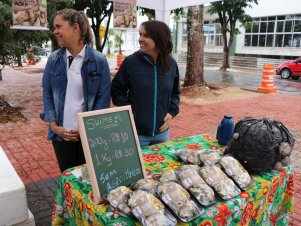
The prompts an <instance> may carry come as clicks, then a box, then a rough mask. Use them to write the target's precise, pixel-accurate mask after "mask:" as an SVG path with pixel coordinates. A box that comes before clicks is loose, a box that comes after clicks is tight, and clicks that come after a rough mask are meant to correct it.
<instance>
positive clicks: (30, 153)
mask: <svg viewBox="0 0 301 226" xmlns="http://www.w3.org/2000/svg"><path fill="white" fill-rule="evenodd" d="M42 68H43V65H41V67H40V68H39V65H38V66H36V67H32V68H30V67H29V68H28V70H27V71H26V73H25V72H24V71H25V70H22V71H21V70H13V69H11V68H5V69H4V70H3V71H2V73H3V81H0V95H5V97H6V99H7V100H8V102H9V103H10V104H11V105H12V106H22V107H23V110H22V113H23V114H24V116H25V117H27V119H28V120H27V121H26V122H17V123H6V124H0V146H2V148H3V150H4V151H5V152H6V154H7V156H8V158H9V159H10V161H11V163H12V164H13V166H14V168H15V169H16V171H17V173H18V175H19V176H20V177H21V179H22V181H23V182H24V184H25V186H26V191H27V198H28V206H29V208H30V210H31V212H32V213H33V215H34V217H35V221H36V224H37V225H50V221H51V214H52V207H53V203H54V196H55V192H56V188H57V184H58V179H59V176H60V172H59V168H58V165H57V163H56V158H55V155H54V151H53V149H52V145H51V143H50V142H49V141H47V140H46V131H47V125H46V124H45V123H43V122H42V121H41V120H40V119H39V112H41V111H42V98H41V75H42V74H41V72H40V70H39V69H41V70H42ZM28 72H30V73H28ZM32 72H34V73H32ZM35 72H36V73H35ZM300 112H301V97H300V96H285V95H280V94H262V95H259V96H256V97H252V98H244V99H233V100H229V101H223V102H218V103H212V104H204V105H198V106H197V105H188V104H185V103H182V104H181V112H180V113H179V115H178V116H177V117H176V118H175V119H174V120H173V122H172V126H171V139H176V138H181V137H186V136H190V135H195V134H201V133H209V134H211V135H213V136H214V135H215V131H216V128H217V125H218V124H219V123H220V120H221V119H222V117H223V115H224V114H230V115H233V117H234V120H235V121H236V122H237V121H238V120H239V119H241V118H243V117H246V116H252V117H267V118H273V119H277V120H280V121H281V122H283V123H284V124H285V125H286V126H287V127H288V128H289V130H290V131H291V132H293V133H294V135H295V138H296V140H297V142H296V146H295V150H294V152H293V154H292V160H293V163H292V165H293V170H294V172H295V213H294V214H292V215H291V217H290V225H296V226H297V225H301V191H300V187H301V166H300V162H301V149H300V144H299V143H300V135H301V117H300V116H299V115H300ZM0 224H1V222H0Z"/></svg>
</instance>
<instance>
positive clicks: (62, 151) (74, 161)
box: [52, 141, 86, 172]
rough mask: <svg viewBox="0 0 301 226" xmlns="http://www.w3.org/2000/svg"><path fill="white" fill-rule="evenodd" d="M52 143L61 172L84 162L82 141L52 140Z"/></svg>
mask: <svg viewBox="0 0 301 226" xmlns="http://www.w3.org/2000/svg"><path fill="white" fill-rule="evenodd" d="M52 145H53V148H54V151H55V155H56V159H57V161H58V164H59V167H60V170H61V172H63V171H65V170H66V169H69V168H71V167H74V166H78V165H82V164H84V163H86V160H85V156H84V151H83V147H82V143H81V142H80V141H78V142H71V141H52Z"/></svg>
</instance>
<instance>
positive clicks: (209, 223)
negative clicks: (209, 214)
mask: <svg viewBox="0 0 301 226" xmlns="http://www.w3.org/2000/svg"><path fill="white" fill-rule="evenodd" d="M212 225H213V223H212V221H210V220H204V221H202V222H201V223H200V224H199V226H212Z"/></svg>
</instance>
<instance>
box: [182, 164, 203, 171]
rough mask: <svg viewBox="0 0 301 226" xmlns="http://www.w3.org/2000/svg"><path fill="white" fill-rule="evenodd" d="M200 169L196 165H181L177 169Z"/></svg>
mask: <svg viewBox="0 0 301 226" xmlns="http://www.w3.org/2000/svg"><path fill="white" fill-rule="evenodd" d="M200 168H201V167H200V166H198V165H183V166H181V167H180V168H179V170H181V171H183V170H188V169H189V170H196V171H198V170H199V169H200Z"/></svg>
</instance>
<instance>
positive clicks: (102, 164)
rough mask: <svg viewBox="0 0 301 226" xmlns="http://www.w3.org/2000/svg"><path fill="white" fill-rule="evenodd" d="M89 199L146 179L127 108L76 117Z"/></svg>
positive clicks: (131, 118)
mask: <svg viewBox="0 0 301 226" xmlns="http://www.w3.org/2000/svg"><path fill="white" fill-rule="evenodd" d="M77 121H78V126H79V133H80V138H81V141H82V146H83V149H84V155H85V159H86V163H87V168H88V173H89V177H90V181H91V185H92V190H93V196H94V198H95V202H96V203H97V204H98V203H100V202H101V201H102V200H103V199H102V195H105V194H107V193H108V192H109V191H110V190H112V189H114V188H116V187H118V186H121V185H123V186H129V185H130V184H131V183H133V182H136V181H137V180H139V179H142V178H146V172H145V168H144V164H143V159H142V153H141V149H140V144H139V140H138V135H137V131H136V126H135V122H134V118H133V114H132V109H131V106H130V105H128V106H123V107H115V108H109V109H104V110H96V111H89V112H81V113H77Z"/></svg>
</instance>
